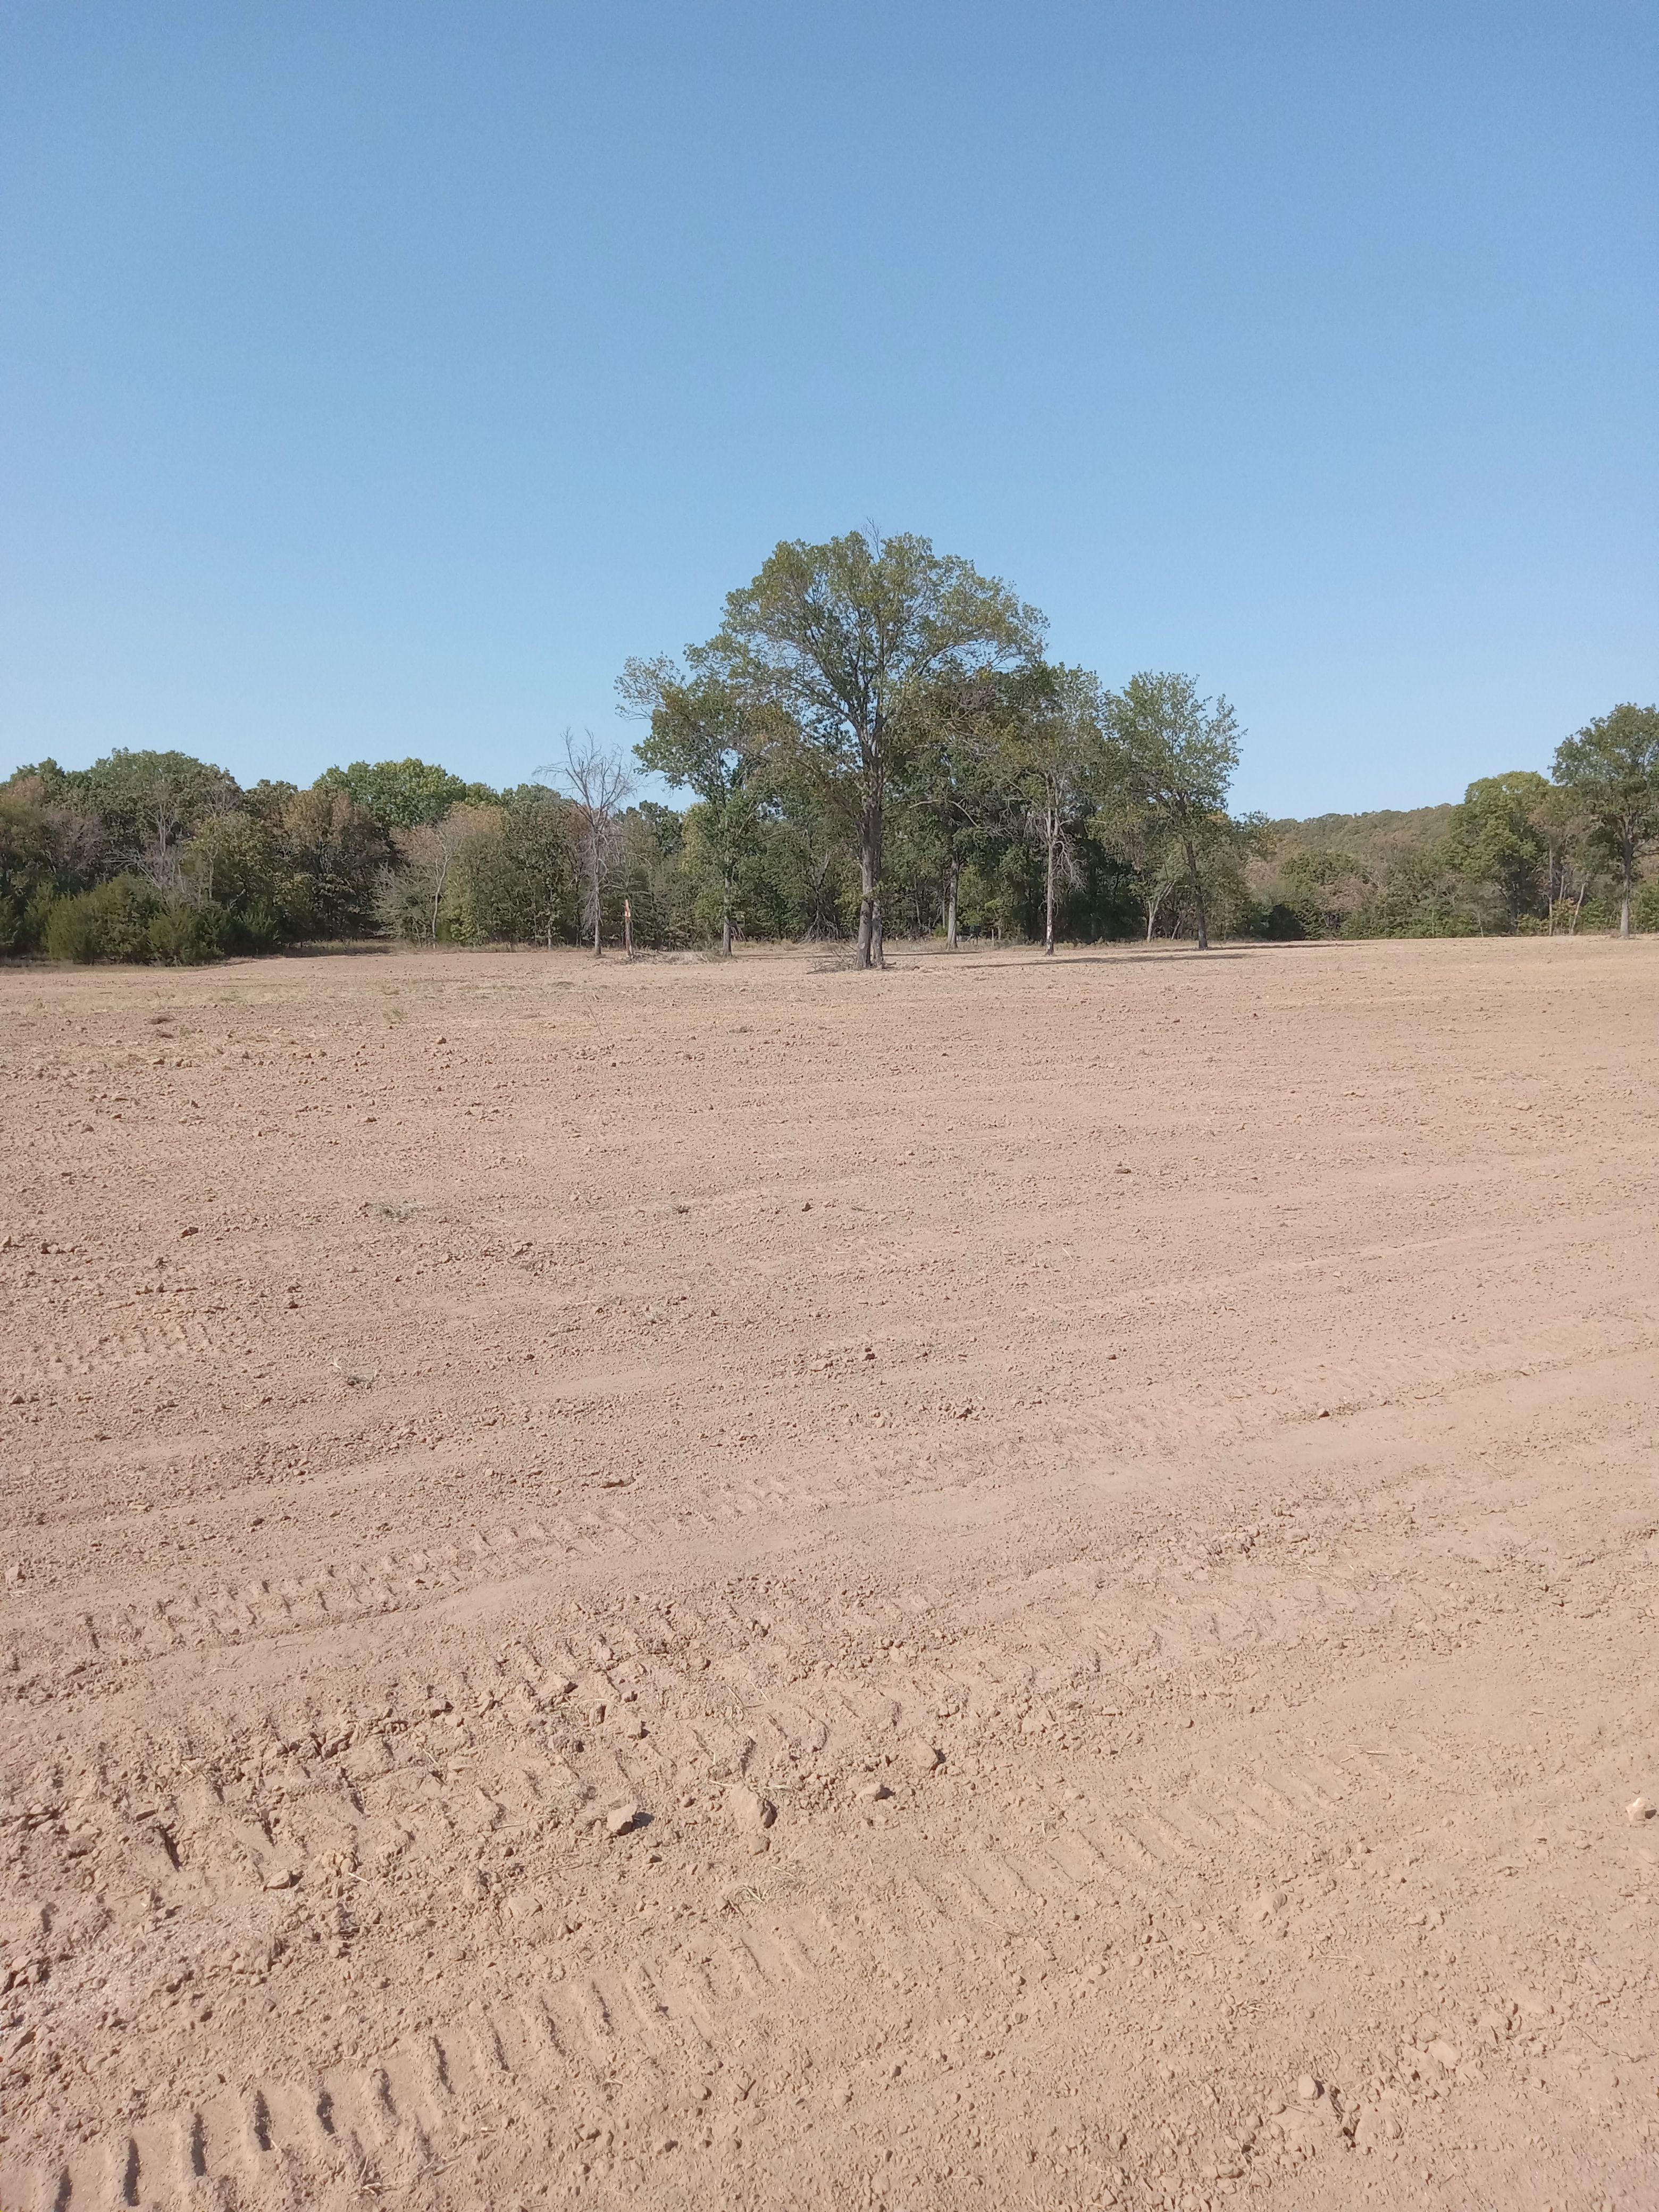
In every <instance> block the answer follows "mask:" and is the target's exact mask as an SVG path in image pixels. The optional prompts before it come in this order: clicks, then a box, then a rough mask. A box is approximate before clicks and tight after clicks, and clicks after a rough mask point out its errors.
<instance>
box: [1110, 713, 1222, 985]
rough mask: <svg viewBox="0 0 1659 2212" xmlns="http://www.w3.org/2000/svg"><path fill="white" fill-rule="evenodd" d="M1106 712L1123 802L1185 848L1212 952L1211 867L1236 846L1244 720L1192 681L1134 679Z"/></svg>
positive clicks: (1204, 938) (1202, 947)
mask: <svg viewBox="0 0 1659 2212" xmlns="http://www.w3.org/2000/svg"><path fill="white" fill-rule="evenodd" d="M1106 714H1107V720H1108V725H1109V730H1110V733H1111V738H1112V740H1113V744H1112V753H1113V760H1112V769H1113V780H1114V781H1115V783H1116V784H1117V786H1118V789H1119V793H1120V798H1121V800H1127V802H1128V803H1129V804H1130V805H1133V806H1138V807H1139V808H1142V809H1143V810H1144V811H1146V813H1147V814H1149V815H1152V816H1153V817H1156V818H1157V819H1158V820H1159V821H1160V822H1162V823H1164V826H1165V828H1166V829H1167V830H1168V833H1169V835H1170V837H1171V838H1172V839H1173V840H1174V841H1175V842H1176V845H1177V846H1178V847H1179V848H1180V852H1181V857H1182V862H1183V864H1184V866H1185V868H1186V873H1187V883H1188V890H1190V892H1191V895H1192V900H1193V908H1194V915H1195V917H1196V921H1197V925H1198V949H1199V951H1200V952H1207V951H1208V950H1209V946H1210V930H1209V913H1208V907H1207V902H1206V898H1205V889H1204V875H1205V862H1206V860H1208V859H1210V858H1211V857H1212V856H1214V855H1218V854H1221V853H1222V851H1223V850H1224V848H1236V847H1237V842H1238V839H1239V835H1240V833H1239V829H1238V825H1237V823H1233V822H1232V821H1231V818H1230V817H1229V815H1228V812H1227V794H1228V793H1229V791H1230V789H1231V785H1232V780H1233V776H1234V774H1235V773H1236V771H1237V767H1238V743H1239V735H1240V732H1239V728H1238V720H1237V716H1236V715H1235V714H1234V713H1233V710H1232V708H1231V707H1230V706H1229V705H1228V704H1227V702H1226V701H1225V699H1216V700H1214V701H1211V700H1208V699H1204V698H1201V697H1200V695H1199V690H1198V686H1197V684H1195V683H1194V681H1193V679H1192V678H1191V677H1190V676H1179V675H1173V674H1163V675H1153V674H1151V673H1146V674H1142V675H1139V676H1132V677H1131V678H1129V681H1128V682H1127V684H1125V685H1124V687H1123V689H1122V690H1121V691H1118V692H1113V693H1109V695H1108V696H1107V701H1106Z"/></svg>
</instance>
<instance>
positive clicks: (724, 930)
mask: <svg viewBox="0 0 1659 2212" xmlns="http://www.w3.org/2000/svg"><path fill="white" fill-rule="evenodd" d="M720 957H721V959H722V960H729V959H730V958H731V957H732V871H731V869H730V867H729V866H727V867H722V869H721V870H720Z"/></svg>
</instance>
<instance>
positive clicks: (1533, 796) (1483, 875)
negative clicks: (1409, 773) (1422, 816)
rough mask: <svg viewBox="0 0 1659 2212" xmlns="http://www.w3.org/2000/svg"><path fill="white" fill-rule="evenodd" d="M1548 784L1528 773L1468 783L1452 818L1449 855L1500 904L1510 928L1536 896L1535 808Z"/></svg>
mask: <svg viewBox="0 0 1659 2212" xmlns="http://www.w3.org/2000/svg"><path fill="white" fill-rule="evenodd" d="M1549 788H1550V787H1549V783H1548V781H1547V779H1546V778H1545V777H1543V776H1541V775H1538V774H1537V773H1536V771H1535V770H1534V769H1524V768H1522V769H1510V772H1509V773H1508V775H1484V776H1480V777H1479V778H1478V779H1477V780H1476V781H1474V783H1472V784H1470V786H1469V787H1468V790H1467V791H1466V792H1465V793H1464V794H1463V803H1462V805H1461V806H1460V807H1459V808H1458V809H1457V810H1456V811H1455V813H1454V815H1453V816H1452V819H1451V828H1450V830H1449V833H1448V842H1449V858H1450V859H1451V861H1452V864H1453V866H1455V867H1456V869H1457V870H1458V872H1459V873H1460V874H1462V875H1463V876H1465V877H1467V878H1468V880H1469V881H1470V883H1471V884H1490V885H1491V886H1492V889H1493V890H1495V891H1496V892H1497V893H1498V896H1499V898H1500V899H1501V900H1502V901H1503V903H1504V915H1505V916H1506V917H1507V919H1508V921H1509V925H1510V928H1511V929H1512V930H1513V929H1516V928H1518V927H1520V921H1521V916H1522V913H1523V912H1524V911H1525V909H1526V908H1527V907H1528V904H1529V903H1530V902H1532V900H1533V898H1534V896H1535V895H1536V892H1537V887H1538V878H1539V874H1540V872H1541V870H1542V868H1543V867H1544V866H1545V863H1546V860H1547V857H1548V848H1547V844H1546V842H1545V838H1544V834H1543V831H1542V830H1541V828H1540V827H1539V823H1538V818H1537V817H1538V809H1539V808H1540V806H1541V805H1542V804H1543V802H1544V800H1545V799H1547V797H1548V795H1549Z"/></svg>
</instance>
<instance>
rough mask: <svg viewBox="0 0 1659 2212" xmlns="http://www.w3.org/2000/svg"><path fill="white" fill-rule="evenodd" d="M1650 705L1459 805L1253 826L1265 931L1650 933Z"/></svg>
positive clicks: (1658, 795) (1657, 922)
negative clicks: (1545, 764)
mask: <svg viewBox="0 0 1659 2212" xmlns="http://www.w3.org/2000/svg"><path fill="white" fill-rule="evenodd" d="M1656 847H1659V710H1656V709H1655V708H1651V707H1633V706H1621V707H1616V708H1613V711H1612V713H1611V714H1605V715H1603V716H1601V718H1600V719H1599V720H1596V721H1595V722H1592V723H1590V724H1589V725H1587V726H1586V727H1585V728H1584V729H1583V730H1580V731H1578V732H1576V733H1575V735H1573V736H1572V737H1570V738H1565V739H1564V740H1563V742H1562V744H1560V745H1559V747H1558V748H1557V750H1556V756H1555V763H1554V775H1553V779H1552V778H1550V777H1547V776H1543V775H1538V774H1537V773H1536V772H1535V771H1534V770H1532V769H1511V770H1510V772H1509V773H1508V774H1506V775H1492V776H1482V777H1480V779H1478V780H1477V781H1475V782H1474V783H1472V784H1470V786H1469V787H1468V790H1467V791H1466V792H1465V793H1464V795H1463V799H1462V804H1461V805H1456V806H1427V807H1422V808H1419V809H1418V810H1417V811H1415V812H1414V813H1406V814H1359V815H1324V816H1322V817H1319V818H1318V819H1317V820H1314V821H1308V822H1269V823H1262V824H1261V829H1260V832H1259V836H1258V839H1257V852H1258V858H1257V860H1256V862H1255V865H1254V866H1253V867H1252V868H1251V870H1250V888H1251V890H1252V892H1253V894H1254V896H1255V902H1256V904H1257V907H1258V910H1260V909H1261V908H1265V910H1266V914H1265V924H1264V927H1265V929H1266V933H1267V934H1268V935H1269V936H1279V937H1313V936H1329V935H1336V934H1341V935H1344V936H1348V937H1474V936H1480V935H1486V936H1492V935H1504V934H1511V933H1522V934H1527V933H1556V932H1558V931H1564V932H1566V933H1569V934H1571V933H1574V932H1576V931H1578V930H1583V929H1592V930H1607V929H1620V930H1621V931H1623V932H1624V933H1626V934H1629V933H1630V932H1631V931H1632V930H1656V929H1659V877H1655V876H1649V877H1648V878H1646V879H1644V878H1643V876H1642V873H1641V871H1642V867H1643V865H1644V859H1645V858H1646V857H1647V856H1648V855H1650V854H1652V853H1653V851H1654V849H1655V848H1656Z"/></svg>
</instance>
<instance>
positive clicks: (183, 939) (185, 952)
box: [149, 906, 219, 968]
mask: <svg viewBox="0 0 1659 2212" xmlns="http://www.w3.org/2000/svg"><path fill="white" fill-rule="evenodd" d="M149 949H150V951H152V952H153V953H154V954H155V957H156V958H157V959H158V960H166V961H168V962H170V963H171V964H172V965H173V967H175V968H194V967H197V966H199V964H200V963H202V962H203V961H204V960H214V959H216V958H217V957H218V953H219V937H218V932H217V931H216V928H215V927H214V918H213V916H212V915H209V914H204V913H203V911H202V910H201V908H199V907H193V906H164V907H163V908H161V912H160V913H159V914H155V915H151V916H150V922H149Z"/></svg>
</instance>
